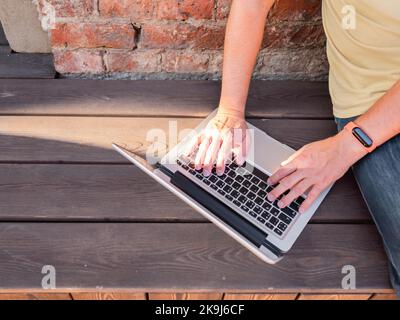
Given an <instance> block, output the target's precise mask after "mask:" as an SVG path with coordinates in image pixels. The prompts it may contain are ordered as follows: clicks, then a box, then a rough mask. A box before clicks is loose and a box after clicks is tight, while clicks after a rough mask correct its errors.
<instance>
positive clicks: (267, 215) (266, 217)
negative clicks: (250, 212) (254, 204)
mask: <svg viewBox="0 0 400 320" xmlns="http://www.w3.org/2000/svg"><path fill="white" fill-rule="evenodd" d="M270 216H271V214H270V213H269V212H268V211H263V213H261V217H263V218H264V219H269V217H270Z"/></svg>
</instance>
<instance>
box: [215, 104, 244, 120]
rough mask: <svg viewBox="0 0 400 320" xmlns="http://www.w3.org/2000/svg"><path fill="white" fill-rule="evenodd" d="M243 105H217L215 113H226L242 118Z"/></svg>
mask: <svg viewBox="0 0 400 320" xmlns="http://www.w3.org/2000/svg"><path fill="white" fill-rule="evenodd" d="M244 109H245V108H244V107H232V106H224V105H221V104H220V105H219V106H218V111H217V113H218V114H220V115H227V116H231V117H236V118H244Z"/></svg>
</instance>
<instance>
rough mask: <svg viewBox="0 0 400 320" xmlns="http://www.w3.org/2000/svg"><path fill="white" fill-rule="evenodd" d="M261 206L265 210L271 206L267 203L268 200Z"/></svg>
mask: <svg viewBox="0 0 400 320" xmlns="http://www.w3.org/2000/svg"><path fill="white" fill-rule="evenodd" d="M262 207H263V208H264V209H265V210H269V209H271V208H272V206H271V204H270V203H268V202H264V204H263V205H262Z"/></svg>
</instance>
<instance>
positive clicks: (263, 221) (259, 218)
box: [257, 217, 266, 224]
mask: <svg viewBox="0 0 400 320" xmlns="http://www.w3.org/2000/svg"><path fill="white" fill-rule="evenodd" d="M257 220H258V221H260V222H261V223H262V224H264V223H265V222H266V221H265V219H264V218H261V217H258V218H257Z"/></svg>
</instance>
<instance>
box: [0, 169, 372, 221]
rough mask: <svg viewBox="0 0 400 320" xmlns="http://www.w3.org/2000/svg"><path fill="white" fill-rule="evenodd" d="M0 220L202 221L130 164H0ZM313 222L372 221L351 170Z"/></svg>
mask: <svg viewBox="0 0 400 320" xmlns="http://www.w3.org/2000/svg"><path fill="white" fill-rule="evenodd" d="M154 199H157V201H154ZM343 199H346V206H344V207H342V208H341V209H340V210H338V207H337V204H338V203H339V202H342V201H343ZM160 204H162V205H160ZM0 220H2V221H19V220H34V221H60V220H74V221H75V220H79V221H199V222H204V221H206V220H205V218H203V216H201V215H200V214H198V213H197V212H196V211H195V210H193V209H192V208H190V207H189V206H188V205H186V204H185V203H184V202H182V201H179V200H178V199H177V198H176V197H175V196H174V195H173V194H172V193H170V192H169V191H168V190H166V189H165V188H164V187H162V186H160V185H159V184H158V183H156V182H154V180H153V179H151V178H150V177H148V176H147V175H146V174H144V173H142V172H141V171H140V170H139V169H138V168H136V167H135V166H133V165H78V164H73V165H66V164H64V165H59V164H50V165H47V164H40V165H31V164H0ZM312 221H313V222H341V221H345V222H365V221H371V220H370V215H369V213H368V210H367V209H366V208H365V205H364V202H363V200H362V197H361V195H360V193H359V191H358V188H357V185H356V184H355V182H354V179H353V177H352V176H351V175H350V174H347V175H345V176H344V177H343V178H342V179H341V180H340V181H339V182H337V184H336V185H335V187H334V188H333V190H332V191H331V192H330V194H329V195H328V196H327V198H326V199H325V200H324V202H323V203H322V205H321V207H320V208H319V209H318V211H317V213H316V214H315V215H314V216H313V218H312Z"/></svg>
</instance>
